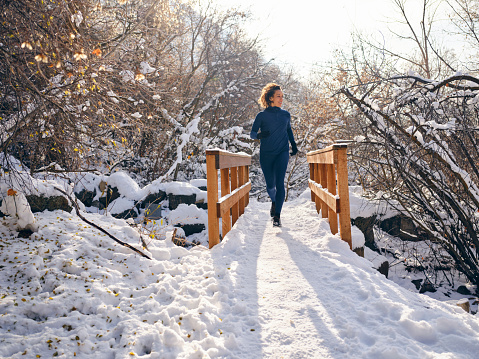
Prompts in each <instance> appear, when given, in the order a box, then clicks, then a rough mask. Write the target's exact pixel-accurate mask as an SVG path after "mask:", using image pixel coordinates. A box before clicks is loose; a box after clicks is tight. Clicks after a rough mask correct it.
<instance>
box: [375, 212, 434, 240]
mask: <svg viewBox="0 0 479 359" xmlns="http://www.w3.org/2000/svg"><path fill="white" fill-rule="evenodd" d="M379 227H380V228H381V229H382V230H383V231H385V232H387V233H389V234H390V235H392V236H395V237H399V238H401V239H402V240H405V241H421V240H424V239H427V235H426V233H422V232H420V231H419V230H418V228H417V227H416V225H415V224H414V222H413V220H412V219H410V218H408V217H406V216H404V215H397V216H394V217H391V218H387V219H384V220H382V221H381V222H380V224H379Z"/></svg>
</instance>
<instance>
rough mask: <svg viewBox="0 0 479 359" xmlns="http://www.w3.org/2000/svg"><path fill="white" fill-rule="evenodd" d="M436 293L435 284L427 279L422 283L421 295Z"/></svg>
mask: <svg viewBox="0 0 479 359" xmlns="http://www.w3.org/2000/svg"><path fill="white" fill-rule="evenodd" d="M435 291H436V288H435V287H434V284H432V283H431V282H430V281H429V280H427V279H426V280H425V281H424V282H423V283H422V286H421V288H420V289H419V293H426V292H431V293H434V292H435Z"/></svg>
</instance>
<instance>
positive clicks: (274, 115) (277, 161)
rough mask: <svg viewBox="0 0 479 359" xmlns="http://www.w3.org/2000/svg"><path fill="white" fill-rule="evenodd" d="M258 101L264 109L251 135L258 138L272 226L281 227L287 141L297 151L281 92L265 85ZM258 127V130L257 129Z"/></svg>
mask: <svg viewBox="0 0 479 359" xmlns="http://www.w3.org/2000/svg"><path fill="white" fill-rule="evenodd" d="M258 102H259V104H260V105H261V106H262V107H263V108H264V111H261V112H260V113H258V114H257V115H256V118H255V120H254V123H253V128H252V129H251V133H250V137H251V138H252V139H259V140H260V141H261V144H260V150H259V161H260V164H261V169H262V170H263V174H264V179H265V180H266V190H267V191H268V195H269V197H270V198H271V202H272V203H271V211H270V214H271V217H273V226H276V227H280V226H281V221H280V215H281V209H282V207H283V202H284V197H285V190H284V177H285V175H286V169H287V168H288V161H289V143H288V139H289V142H291V148H292V152H291V155H292V156H294V155H295V154H296V153H297V152H298V148H297V147H296V142H295V141H294V136H293V131H292V130H291V115H290V114H289V112H288V111H285V110H283V109H281V105H282V104H283V91H282V90H281V87H280V86H279V85H277V84H275V83H269V84H267V85H266V86H265V87H264V88H263V90H262V91H261V97H260V98H259V100H258ZM259 130H261V132H258V131H259Z"/></svg>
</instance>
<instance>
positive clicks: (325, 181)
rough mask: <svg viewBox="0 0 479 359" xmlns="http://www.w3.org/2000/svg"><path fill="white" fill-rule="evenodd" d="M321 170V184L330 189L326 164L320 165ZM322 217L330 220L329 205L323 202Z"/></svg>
mask: <svg viewBox="0 0 479 359" xmlns="http://www.w3.org/2000/svg"><path fill="white" fill-rule="evenodd" d="M319 168H320V170H319V173H320V178H319V183H320V184H321V186H322V187H323V188H328V172H327V169H328V167H327V166H326V165H325V164H320V165H319ZM321 217H323V218H328V204H327V203H326V202H325V201H321Z"/></svg>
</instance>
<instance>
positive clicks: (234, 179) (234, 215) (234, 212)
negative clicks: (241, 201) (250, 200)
mask: <svg viewBox="0 0 479 359" xmlns="http://www.w3.org/2000/svg"><path fill="white" fill-rule="evenodd" d="M237 188H238V167H231V192H233V191H234V190H235V189H237ZM238 217H239V205H238V203H235V204H234V205H233V207H232V208H231V222H232V226H234V225H235V223H236V221H237V220H238Z"/></svg>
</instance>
